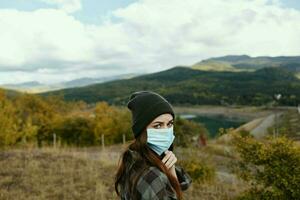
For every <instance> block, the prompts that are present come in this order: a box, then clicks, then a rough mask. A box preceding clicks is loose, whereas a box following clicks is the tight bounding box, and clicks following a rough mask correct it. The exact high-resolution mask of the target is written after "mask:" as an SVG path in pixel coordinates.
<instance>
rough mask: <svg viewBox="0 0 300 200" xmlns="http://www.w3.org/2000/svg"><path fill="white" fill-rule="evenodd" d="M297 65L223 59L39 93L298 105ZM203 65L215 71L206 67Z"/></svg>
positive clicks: (294, 61)
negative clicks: (150, 94)
mask: <svg viewBox="0 0 300 200" xmlns="http://www.w3.org/2000/svg"><path fill="white" fill-rule="evenodd" d="M204 65H205V66H204ZM299 65H300V57H254V58H252V57H249V56H246V55H242V56H225V57H218V58H211V59H207V60H203V61H201V62H199V63H196V64H195V65H192V66H176V67H173V68H171V69H167V70H164V71H161V72H156V73H152V74H146V75H142V76H138V77H134V78H131V79H127V80H114V81H109V82H106V83H101V84H94V85H89V86H85V87H81V88H70V89H64V90H59V91H54V92H49V93H42V94H41V95H44V96H47V95H50V94H51V95H53V94H63V95H64V97H65V99H66V100H84V101H86V102H88V103H95V102H98V101H102V100H103V101H108V102H109V103H111V104H117V105H125V104H126V102H127V100H128V96H129V95H130V93H132V92H134V91H137V90H152V91H156V92H158V93H160V94H162V95H164V96H165V97H166V98H167V99H168V100H169V101H170V102H171V103H173V104H176V105H204V104H205V105H206V104H210V105H223V104H225V105H270V104H272V105H274V103H276V104H279V105H291V106H293V105H297V104H298V103H299V102H300V79H299V78H297V76H296V74H297V73H299V72H300V70H299ZM207 66H209V67H211V68H213V67H215V66H216V67H215V68H214V69H208V67H207ZM217 68H218V69H217ZM220 68H223V69H222V70H220ZM276 94H281V95H282V98H281V99H280V100H279V101H278V102H275V101H276V100H275V98H274V97H275V95H276Z"/></svg>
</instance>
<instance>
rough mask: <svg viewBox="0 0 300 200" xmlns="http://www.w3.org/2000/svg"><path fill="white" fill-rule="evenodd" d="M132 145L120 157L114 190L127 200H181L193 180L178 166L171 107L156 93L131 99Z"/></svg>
mask: <svg viewBox="0 0 300 200" xmlns="http://www.w3.org/2000/svg"><path fill="white" fill-rule="evenodd" d="M127 107H128V108H129V110H130V111H131V114H132V131H133V134H134V137H135V140H134V141H133V143H131V144H130V145H129V147H128V148H127V150H125V152H124V153H123V155H122V157H121V163H120V165H119V169H118V171H117V174H116V177H115V190H116V192H117V194H118V196H120V197H121V199H124V200H131V199H153V200H155V199H163V200H167V199H182V191H183V190H186V189H187V188H188V187H189V186H190V184H191V182H192V179H191V178H190V176H189V175H188V174H187V173H185V171H184V170H183V169H182V168H181V167H179V166H175V163H176V161H177V158H176V156H175V155H174V153H173V152H172V150H173V141H174V138H175V136H174V134H173V123H174V119H175V114H174V111H173V108H172V106H171V105H170V103H169V102H168V101H167V100H166V99H164V98H163V97H162V96H160V95H159V94H157V93H154V92H151V91H139V92H135V93H133V94H132V95H131V96H130V99H129V102H128V103H127Z"/></svg>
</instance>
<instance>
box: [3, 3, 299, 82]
mask: <svg viewBox="0 0 300 200" xmlns="http://www.w3.org/2000/svg"><path fill="white" fill-rule="evenodd" d="M299 36H300V1H299V0H209V1H204V0H185V1H182V0H106V1H104V0H1V1H0V84H4V83H19V82H26V81H39V82H42V83H55V82H61V81H68V80H72V79H76V78H81V77H104V76H112V75H117V74H126V73H149V72H155V71H160V70H164V69H168V68H171V67H173V66H175V65H191V64H193V63H196V62H198V61H200V60H202V59H205V58H209V57H216V56H223V55H229V54H248V55H251V56H279V55H287V56H288V55H291V56H292V55H300V37H299Z"/></svg>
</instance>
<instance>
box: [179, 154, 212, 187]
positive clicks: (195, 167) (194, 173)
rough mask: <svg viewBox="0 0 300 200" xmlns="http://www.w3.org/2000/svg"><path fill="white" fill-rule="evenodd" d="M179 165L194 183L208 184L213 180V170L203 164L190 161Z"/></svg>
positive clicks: (181, 162)
mask: <svg viewBox="0 0 300 200" xmlns="http://www.w3.org/2000/svg"><path fill="white" fill-rule="evenodd" d="M179 163H180V165H181V166H182V167H183V168H184V169H185V171H186V172H187V173H188V174H189V175H190V176H191V178H192V179H193V181H195V182H200V183H202V182H210V181H213V180H214V178H215V168H214V167H213V166H210V165H208V164H206V163H205V162H201V161H197V160H191V159H190V160H184V161H179Z"/></svg>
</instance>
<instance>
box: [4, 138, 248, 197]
mask: <svg viewBox="0 0 300 200" xmlns="http://www.w3.org/2000/svg"><path fill="white" fill-rule="evenodd" d="M123 149H124V146H122V145H116V146H110V147H106V149H104V150H102V149H101V148H50V147H49V148H40V149H38V148H17V149H16V148H15V149H5V150H1V151H0V199H1V200H25V199H26V200H46V199H49V200H50V199H65V200H69V199H70V200H71V199H75V200H76V199H78V200H79V199H87V200H108V199H118V197H117V196H116V194H115V192H114V187H113V177H114V174H115V172H116V169H117V163H118V159H119V155H120V152H121V151H122V150H123ZM175 153H176V155H177V157H178V159H179V160H181V159H199V160H202V161H204V162H208V163H210V164H211V165H212V166H213V167H214V168H215V169H216V177H215V179H214V180H213V181H208V182H201V183H198V182H194V183H193V184H192V186H191V187H190V188H189V189H188V190H187V191H186V192H184V196H185V199H191V200H196V199H201V200H205V199H210V200H211V199H212V200H213V199H234V197H235V196H236V195H237V194H239V193H240V192H241V191H242V190H243V189H245V188H246V187H247V186H246V184H245V183H243V182H241V181H240V180H238V179H237V178H236V177H235V175H234V174H232V173H231V172H230V165H232V161H234V155H233V154H232V151H231V147H230V146H226V144H220V143H215V142H210V143H209V144H208V146H206V147H201V148H191V149H181V148H178V149H176V150H175Z"/></svg>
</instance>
